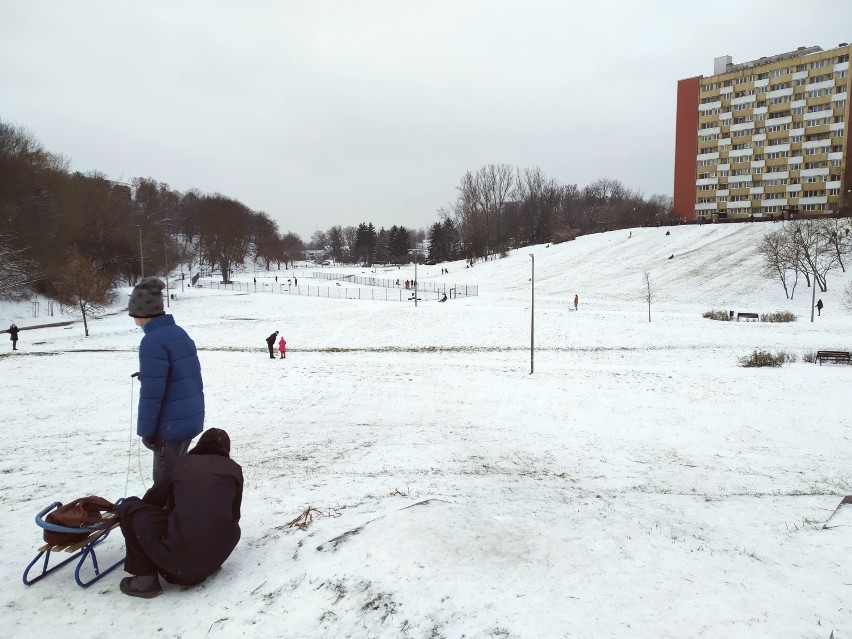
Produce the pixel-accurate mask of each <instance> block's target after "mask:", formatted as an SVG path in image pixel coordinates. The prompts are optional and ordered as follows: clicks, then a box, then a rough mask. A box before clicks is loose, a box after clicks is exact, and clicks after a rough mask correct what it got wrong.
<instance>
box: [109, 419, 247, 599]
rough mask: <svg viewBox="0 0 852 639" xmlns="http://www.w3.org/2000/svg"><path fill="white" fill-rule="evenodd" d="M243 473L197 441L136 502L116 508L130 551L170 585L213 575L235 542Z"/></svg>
mask: <svg viewBox="0 0 852 639" xmlns="http://www.w3.org/2000/svg"><path fill="white" fill-rule="evenodd" d="M242 495H243V473H242V469H241V468H240V466H239V464H237V463H236V462H234V461H233V460H232V459H230V458H229V457H228V453H227V451H225V450H223V449H222V448H221V447H219V446H217V445H216V444H215V443H205V442H204V441H203V436H202V441H200V442H199V444H198V445H197V446H196V447H195V448H193V449H192V450H191V451H190V452H189V453H188V454H186V455H184V456H183V457H180V458H179V459H178V460H177V461H176V462H175V464H174V468H173V469H172V472H171V474H170V475H166V476H165V477H163V478H162V479H161V480H160V481H159V482H157V483H155V484H154V485H153V486H152V487H151V489H150V490H149V491H148V492H147V493H145V496H144V497H143V498H142V499H139V498H138V497H129V498H127V499H126V500H125V501H123V502H122V503H121V504H119V506H118V510H117V515H118V517H119V520H120V523H121V531H122V533H123V534H124V536H125V539H127V548H128V556H127V563H126V565H125V569H127V570H128V572H133V566H131V565H129V564H132V563H133V561H132V558H131V545H133V546H134V548H135V549H136V550H139V551H141V552H142V553H143V554H144V556H145V558H147V559H148V560H150V562H151V563H153V564H154V565H155V566H156V568H157V572H159V573H160V574H161V575H163V577H165V579H166V580H167V581H169V582H171V583H176V584H181V585H186V586H191V585H195V584H197V583H201V582H202V581H204V580H205V579H206V578H207V577H209V576H210V575H212V574H213V573H214V572H216V571H217V570H218V569H219V568H220V567H221V566H222V564H223V563H224V562H225V560H226V559H227V558H228V557H229V556H230V554H231V552H232V551H233V550H234V548H235V547H236V545H237V542H238V541H239V540H240V526H239V521H240V504H241V502H242ZM129 537H132V539H128V538H129Z"/></svg>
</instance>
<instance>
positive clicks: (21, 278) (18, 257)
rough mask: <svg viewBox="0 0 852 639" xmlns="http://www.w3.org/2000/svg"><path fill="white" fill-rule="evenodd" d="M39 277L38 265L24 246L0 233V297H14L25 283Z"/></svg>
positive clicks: (29, 282) (30, 282)
mask: <svg viewBox="0 0 852 639" xmlns="http://www.w3.org/2000/svg"><path fill="white" fill-rule="evenodd" d="M38 279H40V275H39V267H38V265H37V264H36V263H35V261H34V260H33V259H31V258H30V257H29V254H28V251H27V249H25V248H15V242H13V241H11V240H10V239H9V238H8V237H5V236H2V235H0V299H14V298H15V297H16V295H19V294H20V293H21V291H22V289H23V288H24V287H25V286H26V285H27V284H32V283H33V282H35V281H37V280H38Z"/></svg>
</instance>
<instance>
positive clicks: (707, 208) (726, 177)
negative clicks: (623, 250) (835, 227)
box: [673, 43, 852, 222]
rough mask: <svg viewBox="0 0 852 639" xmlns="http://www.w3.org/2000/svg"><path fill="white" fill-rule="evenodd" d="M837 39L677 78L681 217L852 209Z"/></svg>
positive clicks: (845, 96) (845, 48) (844, 61)
mask: <svg viewBox="0 0 852 639" xmlns="http://www.w3.org/2000/svg"><path fill="white" fill-rule="evenodd" d="M850 53H852V46H850V45H848V44H846V43H843V44H840V45H839V46H838V47H836V48H834V49H829V50H823V49H821V48H820V47H799V48H798V49H797V50H795V51H790V52H788V53H782V54H779V55H773V56H770V57H766V58H760V59H759V60H752V61H751V62H744V63H742V64H733V63H732V60H731V57H730V56H723V57H720V58H716V60H715V64H714V74H713V75H711V76H709V77H704V76H697V77H694V78H687V79H684V80H680V81H679V82H678V96H677V119H676V120H677V121H676V134H675V179H674V182H675V183H674V203H673V206H674V213H675V215H677V216H678V217H680V218H681V219H683V220H699V221H701V220H703V221H708V222H710V221H717V220H726V219H764V218H776V219H777V218H780V217H788V216H790V215H808V216H818V215H831V214H834V213H835V212H840V213H845V214H852V163H850V161H849V160H850V159H849V149H850V128H849V124H850V115H852V110H850V106H851V105H852V103H850V100H849V93H850V77H849V54H850Z"/></svg>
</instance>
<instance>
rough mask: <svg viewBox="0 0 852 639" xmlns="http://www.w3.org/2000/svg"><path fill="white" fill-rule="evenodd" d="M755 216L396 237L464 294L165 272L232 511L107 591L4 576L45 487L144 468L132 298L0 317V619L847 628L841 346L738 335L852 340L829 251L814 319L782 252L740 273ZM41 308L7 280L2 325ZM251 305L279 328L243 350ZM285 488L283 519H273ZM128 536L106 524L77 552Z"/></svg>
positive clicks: (472, 629)
mask: <svg viewBox="0 0 852 639" xmlns="http://www.w3.org/2000/svg"><path fill="white" fill-rule="evenodd" d="M772 228H773V226H772V225H771V224H751V225H749V224H741V225H718V226H710V225H708V226H688V227H669V228H666V227H663V228H651V229H633V230H632V231H627V230H624V231H614V232H610V233H602V234H597V235H591V236H585V237H580V238H578V239H577V240H575V241H573V242H567V243H564V244H560V245H551V246H549V247H546V246H544V245H542V246H536V247H530V248H528V249H524V250H519V251H513V252H511V253H510V254H509V255H508V256H507V257H505V258H503V259H496V260H492V261H488V262H482V263H477V264H476V265H475V266H474V267H473V268H465V265H464V263H462V262H457V263H451V264H441V265H437V266H424V265H420V266H419V267H418V275H417V277H418V278H419V279H420V281H421V282H425V281H430V282H444V283H447V284H448V285H450V284H453V285H462V284H477V285H479V287H480V295H479V296H478V297H470V298H459V299H451V300H449V301H448V302H447V303H445V304H442V303H437V302H434V301H424V302H423V303H421V304H420V305H419V306H418V307H417V308H415V307H414V306H413V304H412V303H411V302H384V301H382V302H373V301H359V300H347V299H334V298H333V297H332V293H333V291H332V290H327V289H334V291H336V290H338V289H340V288H342V287H337V286H336V284H335V283H334V282H329V281H325V280H314V279H312V278H311V277H310V274H311V272H312V270H311V269H310V268H300V269H297V270H296V271H295V272H293V271H289V272H283V271H282V272H281V273H266V272H257V273H245V274H243V276H242V277H241V279H242V281H243V282H244V283H245V284H248V283H250V282H252V279H253V278H254V277H257V280H258V282H259V287H258V290H259V291H272V290H276V291H277V292H275V293H272V292H254V290H252V289H253V285H252V288H251V289H250V290H251V292H248V293H247V292H245V290H243V291H242V292H232V291H224V290H218V289H216V288H215V286H211V282H209V281H207V282H205V286H204V287H203V288H198V289H187V290H184V291H180V290H178V291H177V293H176V295H177V298H176V299H175V300H174V301H172V302H171V308H170V312H172V313H173V314H174V315H175V318H176V320H177V321H178V323H179V324H180V325H182V326H183V327H185V328H186V329H187V330H188V332H189V333H190V335H191V336H192V337H193V338H194V340H195V341H196V343H197V345H198V348H199V355H200V359H201V364H202V371H203V375H204V382H205V394H206V404H207V422H206V425H207V427H214V426H215V427H219V428H224V429H226V430H227V431H228V432H229V433H230V435H231V438H232V441H233V450H232V455H233V457H234V459H235V460H236V461H237V462H238V463H240V464H241V465H242V467H243V472H244V475H245V480H246V487H245V495H244V502H243V518H242V521H241V526H242V531H243V537H242V540H241V542H240V544H239V546H238V547H237V549H236V551H235V552H234V554H233V555H232V556H231V558H230V559H229V560H228V561H227V562H226V563H225V565H224V567H223V568H222V570H221V571H220V572H219V573H218V574H217V575H214V576H213V577H212V578H211V579H209V580H208V581H207V582H205V583H204V584H202V585H200V586H198V587H195V588H191V589H182V588H176V587H171V586H166V587H165V589H164V592H163V594H162V595H161V596H159V597H158V598H156V599H153V600H150V601H141V600H136V599H132V598H129V597H126V596H124V595H122V594H121V593H120V592H119V590H118V581H119V579H120V574H119V573H113V574H111V575H108V576H107V577H106V578H104V579H103V580H102V581H100V582H98V583H97V585H95V586H93V587H91V588H89V589H87V590H83V589H81V588H78V587H77V586H76V585H75V584H74V580H73V576H72V574H71V573H72V572H73V571H71V570H69V569H68V568H65V569H63V570H62V571H59V572H58V573H56V574H54V575H51V576H49V577H48V578H46V579H45V580H44V581H43V582H40V583H37V584H34V585H33V586H30V587H25V586H23V585H21V582H20V577H21V574H22V572H23V569H24V567H25V566H26V564H27V563H28V562H29V561H30V559H31V558H32V557H33V556H35V550H36V548H37V547H38V546H39V545H40V531H39V530H38V529H37V527H36V526H35V525H34V524H33V517H34V515H35V514H36V513H37V512H38V511H39V510H41V509H42V508H43V507H44V506H46V505H47V504H49V503H51V502H52V501H55V500H59V501H68V500H70V499H71V498H73V497H78V496H82V495H84V494H88V493H95V494H100V495H103V496H105V497H108V498H117V497H120V496H122V495H125V494H140V493H141V492H143V491H144V490H145V488H146V486H147V485H149V483H150V468H149V467H150V457H149V455H150V453H149V452H148V451H145V450H140V448H139V446H138V438H137V437H135V435H133V433H132V432H131V431H132V419H131V406H133V405H134V401H135V396H132V395H131V394H132V392H133V391H136V392H137V393H138V388H135V389H134V388H133V387H131V378H130V373H132V372H134V371H135V370H136V369H137V355H136V350H137V348H138V344H139V339H140V337H141V332H140V331H139V329H136V328H135V327H134V326H133V324H132V322H131V321H130V320H129V318H128V317H127V316H126V315H125V314H124V312H122V311H121V309H118V308H117V309H116V311H117V313H116V314H115V315H108V316H106V317H103V318H101V319H98V320H96V321H94V322H92V323H91V337H89V338H84V337H83V334H82V328H81V327H80V326H79V325H76V324H75V325H72V326H70V327H54V328H41V329H33V330H26V331H23V332H21V334H20V339H21V342H20V343H19V348H20V349H21V350H20V352H18V353H10V352H9V351H8V350H4V351H2V352H0V375H2V379H3V387H4V400H5V401H4V402H3V403H2V405H0V417H2V423H3V424H4V425H6V431H5V432H6V434H7V438H6V444H5V446H4V455H3V457H2V461H0V482H2V483H0V486H2V488H3V489H4V490H3V491H2V493H1V494H2V499H3V502H4V504H5V505H6V509H7V517H5V518H4V519H3V521H2V523H0V534H2V538H3V541H4V543H3V547H4V549H5V551H6V552H4V553H3V556H2V558H0V574H2V577H3V579H4V581H5V583H6V584H7V586H6V587H5V588H4V589H3V594H2V596H0V603H2V606H3V610H4V613H3V615H2V617H0V636H4V637H25V636H26V637H29V636H31V635H33V634H36V635H38V634H45V633H52V632H55V627H56V625H57V624H58V625H60V626H61V627H62V628H63V634H64V635H65V636H68V637H89V638H91V637H104V638H106V637H111V636H114V634H115V633H116V632H125V631H126V629H127V628H132V629H133V632H134V633H136V634H139V635H141V636H162V637H208V636H209V637H215V636H221V637H239V636H250V637H389V638H390V637H393V638H396V637H447V638H460V637H518V638H525V637H595V638H596V639H597V638H600V637H654V638H659V637H698V636H700V637H702V638H726V639H729V638H748V639H754V638H755V637H767V638H768V637H773V638H775V637H822V638H825V639H827V638H828V637H830V636H832V633H833V637H834V639H843V638H849V637H852V611H851V610H850V607H849V605H848V601H849V599H850V596H852V590H850V588H852V587H850V585H849V582H850V578H849V574H850V572H852V527H850V525H849V521H850V518H849V513H847V512H846V511H845V510H844V509H845V508H852V506H843V507H842V508H841V509H839V510H838V512H837V513H835V512H834V511H835V508H836V507H837V506H838V503H839V502H840V500H841V498H842V497H843V496H844V495H847V494H852V475H850V471H849V463H848V461H849V456H848V451H847V449H848V442H849V438H850V427H852V418H850V417H849V416H848V415H847V413H848V410H846V408H845V397H846V393H847V392H848V391H847V389H848V386H849V384H850V382H852V366H842V365H825V366H817V365H814V364H808V363H804V362H802V361H798V362H796V363H790V364H785V365H784V366H783V367H781V368H773V369H768V368H764V369H747V368H742V367H740V366H739V365H738V358H739V357H742V356H744V355H747V354H749V353H750V352H752V351H753V350H754V349H758V348H761V349H769V350H771V351H774V352H778V351H786V352H788V353H791V354H794V355H797V356H801V355H803V354H806V353H811V352H813V351H816V350H817V349H821V348H844V349H845V350H849V349H850V348H852V338H850V337H849V335H850V328H852V316H850V315H849V314H847V313H846V312H845V311H843V310H842V309H841V304H840V300H841V296H842V291H843V287H844V286H845V285H846V283H847V282H848V279H849V276H848V275H846V274H843V273H840V272H837V273H833V274H831V275H830V276H829V292H828V293H825V294H820V295H819V297H821V298H822V300H823V302H824V303H825V305H826V308H825V309H824V310H823V314H822V317H818V318H816V321H815V322H813V323H811V322H810V308H811V291H810V290H809V289H806V288H805V287H804V284H800V286H799V289H797V291H796V295H795V299H794V300H792V301H791V300H787V299H786V298H785V296H784V292H783V289H782V288H781V286H780V284H779V283H777V282H775V281H772V280H769V279H766V278H764V277H763V276H761V275H760V259H759V258H758V256H757V255H756V254H755V250H754V247H755V246H756V244H757V242H758V241H759V239H760V236H761V234H762V233H765V232H767V231H769V230H772ZM667 230H668V231H670V235H666V231H667ZM631 233H632V237H631V236H630V235H631ZM530 253H533V254H534V255H535V360H534V366H535V372H534V373H533V374H532V375H530V277H531V265H532V260H531V259H530V257H529V254H530ZM671 255H673V256H674V257H673V258H672V259H669V256H671ZM442 267H446V268H448V269H449V271H450V272H449V275H444V276H442V275H441V274H440V269H441V268H442ZM327 270H333V271H338V270H339V271H340V272H346V273H350V274H357V275H361V274H362V273H363V274H370V273H369V272H367V269H360V268H348V269H336V268H334V267H331V268H330V269H328V268H327ZM376 271H377V273H376V275H378V276H380V277H383V276H386V277H393V278H396V277H399V278H402V279H407V278H413V277H414V269H413V267H410V268H402V269H396V268H393V269H381V268H377V269H376ZM646 271H647V272H649V273H650V278H651V281H652V286H653V291H654V297H655V301H654V302H653V304H652V309H651V313H652V321H651V322H648V317H647V314H648V308H647V305H646V304H645V302H644V301H643V290H642V288H643V285H644V284H643V274H644V273H645V272H646ZM276 274H277V275H279V279H280V281H281V282H282V283H283V281H284V280H285V279H286V278H287V277H292V276H294V275H296V276H298V278H299V286H300V287H304V288H303V291H302V292H305V291H307V292H308V293H310V294H303V295H295V294H292V293H293V292H294V291H291V294H287V293H286V292H281V291H282V289H283V288H284V287H283V285H282V284H281V283H279V284H278V287H277V289H276V288H275V287H274V286H271V285H269V284H271V283H272V282H273V281H274V280H273V279H272V278H273V276H274V275H276ZM264 284H267V286H264ZM345 286H352V285H351V284H346V285H345ZM308 287H310V288H309V289H308ZM323 291H326V293H327V294H328V297H326V296H324V294H323ZM574 294H578V295H579V310H577V311H574V310H573V304H570V303H569V302H571V300H573V297H574ZM41 309H42V314H41V316H40V317H38V318H34V317H32V307H31V305H30V304H25V305H10V304H5V305H0V326H4V327H5V326H8V323H9V322H11V321H16V322H17V324H18V325H19V326H21V327H25V326H34V325H38V324H44V323H47V322H50V321H56V320H57V319H63V318H58V317H53V318H46V317H44V314H43V313H44V306H42V307H41ZM710 309H720V310H734V311H753V312H759V313H765V312H771V311H778V310H790V311H793V312H794V313H796V314H797V316H798V321H797V322H793V323H790V324H764V323H755V322H739V323H738V322H718V321H711V320H707V319H704V318H702V317H701V313H702V312H703V311H706V310H710ZM4 323H5V324H4ZM274 330H280V331H282V334H283V335H284V336H285V337H286V339H287V342H288V348H289V349H290V350H288V356H287V359H286V360H283V361H282V360H270V359H269V357H268V356H267V355H266V352H265V348H266V347H265V343H264V339H265V337H266V336H267V335H268V334H269V333H271V332H272V331H274ZM2 344H3V342H2V341H0V345H2ZM6 349H8V343H6ZM309 505H310V506H312V507H314V508H316V509H318V511H317V512H316V514H315V518H314V521H313V523H312V524H311V525H310V526H309V527H307V529H305V530H301V529H299V528H295V527H287V526H286V523H287V522H289V521H291V520H293V519H294V518H295V517H297V516H298V515H299V514H300V513H302V512H303V511H304V510H305V509H306V508H307V507H308V506H309ZM833 513H834V514H833ZM829 519H830V522H829ZM826 523H828V525H827V526H825V527H824V525H825V524H826ZM121 553H122V543H121V537H120V535H119V534H118V533H114V534H113V535H112V536H111V537H110V538H109V539H108V540H107V541H106V542H105V543H104V544H103V546H102V550H100V551H99V554H98V557H99V560H101V561H104V562H108V561H110V560H114V559H115V558H117V557H120V556H121ZM81 611H85V614H83V613H81Z"/></svg>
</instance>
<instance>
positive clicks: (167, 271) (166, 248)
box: [163, 237, 172, 308]
mask: <svg viewBox="0 0 852 639" xmlns="http://www.w3.org/2000/svg"><path fill="white" fill-rule="evenodd" d="M163 253H165V258H166V308H171V306H172V305H171V304H169V299H171V295H169V238H168V237H166V242H165V244H163Z"/></svg>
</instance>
